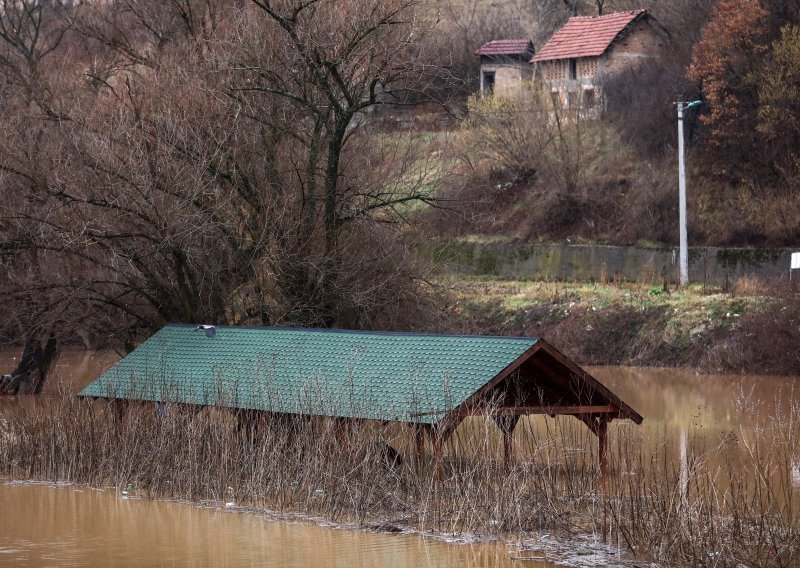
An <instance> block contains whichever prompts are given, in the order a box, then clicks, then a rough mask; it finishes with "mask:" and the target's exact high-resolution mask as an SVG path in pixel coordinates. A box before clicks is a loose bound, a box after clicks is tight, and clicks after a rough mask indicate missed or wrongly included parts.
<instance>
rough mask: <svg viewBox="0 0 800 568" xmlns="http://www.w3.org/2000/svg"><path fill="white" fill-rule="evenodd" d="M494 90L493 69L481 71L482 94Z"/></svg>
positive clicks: (487, 93)
mask: <svg viewBox="0 0 800 568" xmlns="http://www.w3.org/2000/svg"><path fill="white" fill-rule="evenodd" d="M493 92H494V71H484V72H483V94H484V95H491V94H492V93H493Z"/></svg>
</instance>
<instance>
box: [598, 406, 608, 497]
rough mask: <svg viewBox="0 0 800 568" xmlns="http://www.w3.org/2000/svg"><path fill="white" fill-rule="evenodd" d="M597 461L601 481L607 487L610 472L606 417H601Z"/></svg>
mask: <svg viewBox="0 0 800 568" xmlns="http://www.w3.org/2000/svg"><path fill="white" fill-rule="evenodd" d="M597 460H598V465H599V466H600V481H601V484H602V485H603V486H605V481H606V473H607V471H608V419H607V418H606V417H605V416H601V417H600V423H599V424H598V428H597Z"/></svg>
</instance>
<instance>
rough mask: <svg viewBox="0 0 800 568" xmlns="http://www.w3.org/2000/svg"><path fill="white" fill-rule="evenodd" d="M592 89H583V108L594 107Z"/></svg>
mask: <svg viewBox="0 0 800 568" xmlns="http://www.w3.org/2000/svg"><path fill="white" fill-rule="evenodd" d="M594 105H595V100H594V89H584V91H583V106H584V107H585V108H594Z"/></svg>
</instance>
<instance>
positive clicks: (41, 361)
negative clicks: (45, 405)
mask: <svg viewBox="0 0 800 568" xmlns="http://www.w3.org/2000/svg"><path fill="white" fill-rule="evenodd" d="M57 354H58V341H57V340H56V338H55V336H54V335H53V334H50V337H49V338H48V339H47V341H46V342H45V341H43V340H40V339H37V338H33V337H29V338H28V340H27V341H26V342H25V348H24V349H23V350H22V358H21V359H20V360H19V364H18V365H17V368H16V369H14V371H13V372H11V374H8V375H3V376H2V378H0V394H11V395H16V394H39V393H41V392H42V389H43V388H44V382H45V380H46V379H47V375H48V372H49V371H50V369H51V368H52V366H53V363H54V362H55V360H56V356H57Z"/></svg>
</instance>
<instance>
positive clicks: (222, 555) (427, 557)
mask: <svg viewBox="0 0 800 568" xmlns="http://www.w3.org/2000/svg"><path fill="white" fill-rule="evenodd" d="M0 511H2V512H3V513H2V528H1V529H0V565H2V566H20V567H21V566H25V567H40V566H56V565H57V566H265V567H273V566H274V567H311V566H342V567H350V566H354V567H357V566H363V567H372V566H375V567H384V566H385V567H398V568H406V567H408V568H416V567H431V568H433V567H436V568H450V567H453V568H455V567H462V566H463V567H479V566H480V567H483V566H486V567H488V566H500V567H503V566H512V565H513V561H512V560H510V559H509V554H508V550H507V548H506V547H505V546H504V545H500V544H480V545H472V546H465V545H455V544H446V543H442V542H437V541H432V540H430V539H424V538H421V537H418V536H411V535H398V534H373V533H366V532H359V531H344V530H335V529H327V528H323V527H317V526H313V525H307V524H293V523H285V522H277V521H271V520H268V519H265V518H263V517H260V516H258V515H251V514H241V513H234V512H229V511H224V510H214V509H201V508H197V507H191V506H189V505H183V504H179V503H167V502H159V501H148V500H139V499H130V500H128V499H120V498H118V497H116V496H115V495H113V494H112V493H108V492H103V491H94V490H91V489H79V488H73V487H62V488H56V487H48V486H42V485H35V486H31V485H0ZM525 566H530V567H534V568H536V567H539V568H541V567H543V566H545V565H543V564H540V563H532V562H525Z"/></svg>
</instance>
